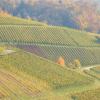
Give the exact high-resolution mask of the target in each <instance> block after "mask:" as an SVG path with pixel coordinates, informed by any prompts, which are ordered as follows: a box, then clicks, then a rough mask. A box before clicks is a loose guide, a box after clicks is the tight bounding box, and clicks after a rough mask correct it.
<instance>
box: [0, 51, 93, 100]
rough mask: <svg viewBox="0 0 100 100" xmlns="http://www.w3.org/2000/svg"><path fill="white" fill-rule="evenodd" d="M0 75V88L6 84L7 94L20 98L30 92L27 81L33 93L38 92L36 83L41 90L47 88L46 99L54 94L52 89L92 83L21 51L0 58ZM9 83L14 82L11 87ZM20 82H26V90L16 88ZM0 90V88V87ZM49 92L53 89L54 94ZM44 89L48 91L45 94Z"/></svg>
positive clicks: (83, 85) (74, 87)
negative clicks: (0, 82)
mask: <svg viewBox="0 0 100 100" xmlns="http://www.w3.org/2000/svg"><path fill="white" fill-rule="evenodd" d="M20 73H22V74H20ZM16 75H17V76H16ZM0 76H1V77H0V81H2V82H3V84H0V87H3V89H4V90H5V91H6V89H7V87H9V91H8V94H9V96H11V97H13V95H14V93H15V94H16V95H17V96H20V95H22V97H25V98H27V97H29V96H30V95H29V94H27V92H28V93H30V90H29V88H30V84H32V88H33V89H32V90H33V92H32V93H33V95H34V91H35V90H36V91H37V92H35V93H38V86H40V88H39V89H40V91H41V92H43V91H47V92H46V93H45V95H44V96H43V97H46V98H49V97H55V95H56V92H60V93H62V92H61V91H67V92H72V91H74V92H75V91H83V90H84V89H86V87H87V88H88V86H89V85H90V86H91V85H92V83H94V81H93V80H92V79H91V78H89V77H86V76H83V75H81V74H78V73H76V72H74V71H71V70H68V69H65V68H62V67H61V66H59V65H56V64H54V63H52V62H50V61H48V60H45V59H43V58H40V57H37V56H36V55H32V54H30V53H26V52H24V51H18V52H16V53H13V54H11V55H5V56H2V57H0ZM7 76H8V77H7ZM27 76H29V78H27ZM34 77H35V78H34ZM5 79H7V80H5ZM24 79H25V80H26V83H25V80H24ZM29 79H31V80H29ZM15 80H17V82H18V85H16V84H15V82H16V81H15ZM39 80H40V81H41V83H40V81H39ZM32 81H33V82H32ZM34 81H36V83H34ZM20 82H21V83H20ZM28 83H29V84H28ZM9 84H10V86H9ZM13 84H15V86H14V87H13V86H12V85H13ZM27 84H28V86H27ZM5 85H6V87H5ZM22 85H26V88H27V92H25V93H24V91H23V88H21V87H20V86H22ZM4 87H5V88H4ZM34 87H35V88H34ZM82 87H84V89H81V88H82ZM16 89H17V90H18V91H20V94H17V91H16ZM34 89H35V90H34ZM75 89H76V90H75ZM0 90H1V91H2V89H0ZM11 91H12V93H11ZM15 91H16V92H15ZM22 91H23V92H22ZM50 91H55V92H54V93H55V94H53V92H50ZM48 92H49V93H50V94H48ZM1 93H2V92H1ZM35 95H36V94H35ZM49 95H50V96H49ZM59 96H60V95H59ZM30 97H32V96H30ZM33 97H34V96H33ZM38 98H39V97H38ZM41 98H42V97H41ZM63 98H64V96H63ZM66 98H67V97H66ZM48 100H49V99H48ZM51 100H52V99H51ZM62 100H63V99H62Z"/></svg>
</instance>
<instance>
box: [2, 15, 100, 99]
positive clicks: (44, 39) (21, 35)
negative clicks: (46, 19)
mask: <svg viewBox="0 0 100 100" xmlns="http://www.w3.org/2000/svg"><path fill="white" fill-rule="evenodd" d="M0 20H1V21H0V99H1V100H55V99H57V100H75V99H80V100H83V97H85V99H87V100H88V98H91V96H93V97H94V98H96V100H99V99H100V98H99V97H100V96H99V93H100V80H98V78H97V77H99V74H98V72H100V71H99V69H100V68H99V65H100V44H99V42H97V38H96V36H94V35H90V34H88V33H86V32H85V31H78V30H74V29H70V28H66V27H58V26H49V25H46V24H43V23H40V22H36V21H29V20H25V19H20V18H16V17H12V16H0ZM8 51H9V52H8ZM60 56H62V57H64V60H65V66H62V65H60V64H58V63H57V60H58V58H59V57H60ZM76 59H79V60H80V62H81V68H76V69H72V68H70V63H72V64H73V61H74V60H76ZM90 65H91V66H92V65H94V66H95V67H96V66H97V67H96V68H92V69H91V70H86V69H85V68H87V67H88V66H90ZM93 70H94V71H93ZM97 70H98V72H96V71H97ZM93 75H94V76H95V77H94V76H93ZM94 93H95V94H96V95H94ZM86 95H87V96H86ZM94 98H91V100H94Z"/></svg>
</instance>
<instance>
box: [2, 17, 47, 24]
mask: <svg viewBox="0 0 100 100" xmlns="http://www.w3.org/2000/svg"><path fill="white" fill-rule="evenodd" d="M0 25H33V26H34V25H35V26H43V25H46V24H44V23H41V22H38V21H34V20H30V19H22V18H18V17H12V16H0Z"/></svg>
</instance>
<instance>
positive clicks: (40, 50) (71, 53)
mask: <svg viewBox="0 0 100 100" xmlns="http://www.w3.org/2000/svg"><path fill="white" fill-rule="evenodd" d="M17 47H19V48H21V49H24V50H26V51H28V52H31V53H35V54H36V55H38V56H41V57H44V58H46V59H49V60H52V61H54V62H57V60H58V58H59V57H60V56H62V57H63V58H64V60H65V63H66V65H68V64H70V63H73V62H74V60H75V59H79V60H80V62H81V64H82V66H90V65H97V64H100V48H99V47H94V48H93V47H68V46H55V45H54V46H53V45H52V46H50V45H49V46H47V45H44V46H43V45H18V46H17Z"/></svg>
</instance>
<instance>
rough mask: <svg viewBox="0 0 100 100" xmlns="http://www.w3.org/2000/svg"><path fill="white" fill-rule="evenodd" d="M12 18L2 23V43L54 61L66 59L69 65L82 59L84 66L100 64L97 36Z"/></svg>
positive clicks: (0, 36)
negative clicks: (60, 58)
mask: <svg viewBox="0 0 100 100" xmlns="http://www.w3.org/2000/svg"><path fill="white" fill-rule="evenodd" d="M3 18H4V17H1V19H3ZM10 19H11V20H9V17H5V18H4V20H2V21H1V22H0V23H1V25H0V41H1V44H2V43H5V44H10V45H14V46H16V47H19V48H22V49H24V50H26V51H28V52H31V53H35V54H37V55H38V56H41V57H44V58H47V59H49V60H52V61H54V62H56V61H57V59H58V58H59V57H60V56H62V57H63V58H64V59H65V63H66V65H69V64H70V63H73V61H74V60H75V59H79V60H80V62H81V64H82V66H89V65H98V64H100V55H99V54H100V43H99V42H98V40H97V37H96V36H95V35H90V34H89V33H87V32H85V31H78V30H74V29H70V28H66V27H58V26H48V25H45V24H42V23H38V22H36V21H30V22H28V21H27V20H21V19H19V18H15V17H10ZM10 22H11V24H9V23H10Z"/></svg>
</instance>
